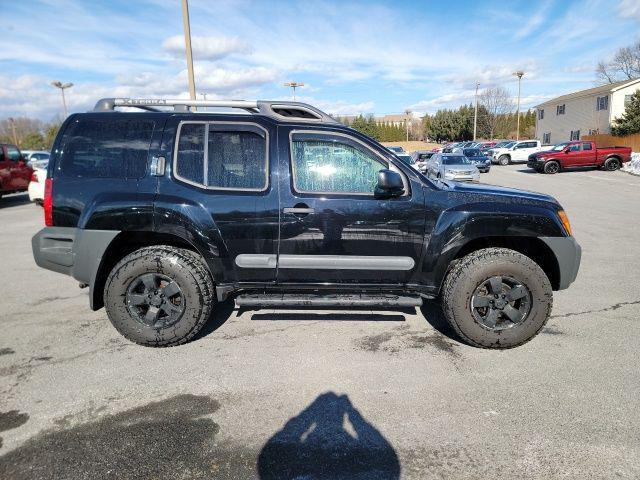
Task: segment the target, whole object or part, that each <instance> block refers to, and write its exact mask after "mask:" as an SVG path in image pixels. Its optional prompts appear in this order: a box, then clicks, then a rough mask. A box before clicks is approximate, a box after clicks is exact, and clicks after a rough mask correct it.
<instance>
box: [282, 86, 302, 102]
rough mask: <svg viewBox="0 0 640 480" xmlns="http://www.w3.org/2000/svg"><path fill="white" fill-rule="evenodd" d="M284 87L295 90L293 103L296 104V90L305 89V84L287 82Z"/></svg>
mask: <svg viewBox="0 0 640 480" xmlns="http://www.w3.org/2000/svg"><path fill="white" fill-rule="evenodd" d="M283 86H285V87H288V88H292V89H293V101H294V102H295V101H296V88H298V87H304V83H299V82H287V83H285V84H283Z"/></svg>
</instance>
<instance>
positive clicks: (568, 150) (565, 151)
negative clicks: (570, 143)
mask: <svg viewBox="0 0 640 480" xmlns="http://www.w3.org/2000/svg"><path fill="white" fill-rule="evenodd" d="M563 151H564V153H569V152H570V151H571V149H570V148H569V147H564V150H563Z"/></svg>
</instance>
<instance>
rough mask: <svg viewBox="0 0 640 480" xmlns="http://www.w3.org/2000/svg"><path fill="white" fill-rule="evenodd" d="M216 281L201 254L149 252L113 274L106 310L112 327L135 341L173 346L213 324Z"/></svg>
mask: <svg viewBox="0 0 640 480" xmlns="http://www.w3.org/2000/svg"><path fill="white" fill-rule="evenodd" d="M213 287H214V285H213V280H212V279H211V275H210V274H209V271H208V269H207V267H206V266H205V264H204V262H203V260H202V259H201V257H200V256H198V255H197V254H195V253H193V252H191V251H190V250H186V249H183V248H177V247H171V246H154V247H145V248H141V249H139V250H136V251H135V252H133V253H131V254H129V255H127V256H126V257H124V258H123V259H122V260H120V262H118V264H117V265H116V266H115V267H114V268H113V270H111V273H110V274H109V277H108V278H107V282H106V286H105V290H104V305H105V308H106V310H107V315H108V316H109V320H110V321H111V323H112V324H113V326H114V327H115V328H116V329H117V330H118V332H120V333H121V334H122V335H123V336H125V337H126V338H128V339H129V340H131V341H132V342H135V343H138V344H141V345H147V346H153V347H169V346H173V345H179V344H181V343H185V342H187V341H189V340H190V339H191V338H193V337H194V336H195V335H196V334H197V333H198V331H200V329H201V328H202V327H203V326H204V324H205V323H206V322H207V320H208V319H209V316H210V314H211V310H212V307H213V302H214V288H213Z"/></svg>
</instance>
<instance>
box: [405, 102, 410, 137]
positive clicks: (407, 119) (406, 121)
mask: <svg viewBox="0 0 640 480" xmlns="http://www.w3.org/2000/svg"><path fill="white" fill-rule="evenodd" d="M404 114H405V115H406V116H407V118H406V119H405V124H406V127H407V142H408V141H409V118H410V117H409V115H411V110H409V109H407V110H405V111H404Z"/></svg>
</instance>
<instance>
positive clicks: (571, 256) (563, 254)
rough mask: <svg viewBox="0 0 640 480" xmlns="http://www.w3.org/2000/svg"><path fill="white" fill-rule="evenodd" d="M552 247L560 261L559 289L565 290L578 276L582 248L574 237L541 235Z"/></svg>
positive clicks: (541, 238)
mask: <svg viewBox="0 0 640 480" xmlns="http://www.w3.org/2000/svg"><path fill="white" fill-rule="evenodd" d="M540 240H542V241H543V242H544V243H546V244H547V246H548V247H549V248H550V249H551V251H552V252H553V254H554V255H555V257H556V260H557V262H558V270H559V273H560V284H559V286H558V290H564V289H565V288H568V287H569V285H571V284H572V283H573V282H574V280H575V279H576V277H577V276H578V270H579V268H580V259H581V257H582V248H581V247H580V245H578V242H576V239H575V238H573V237H540Z"/></svg>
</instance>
